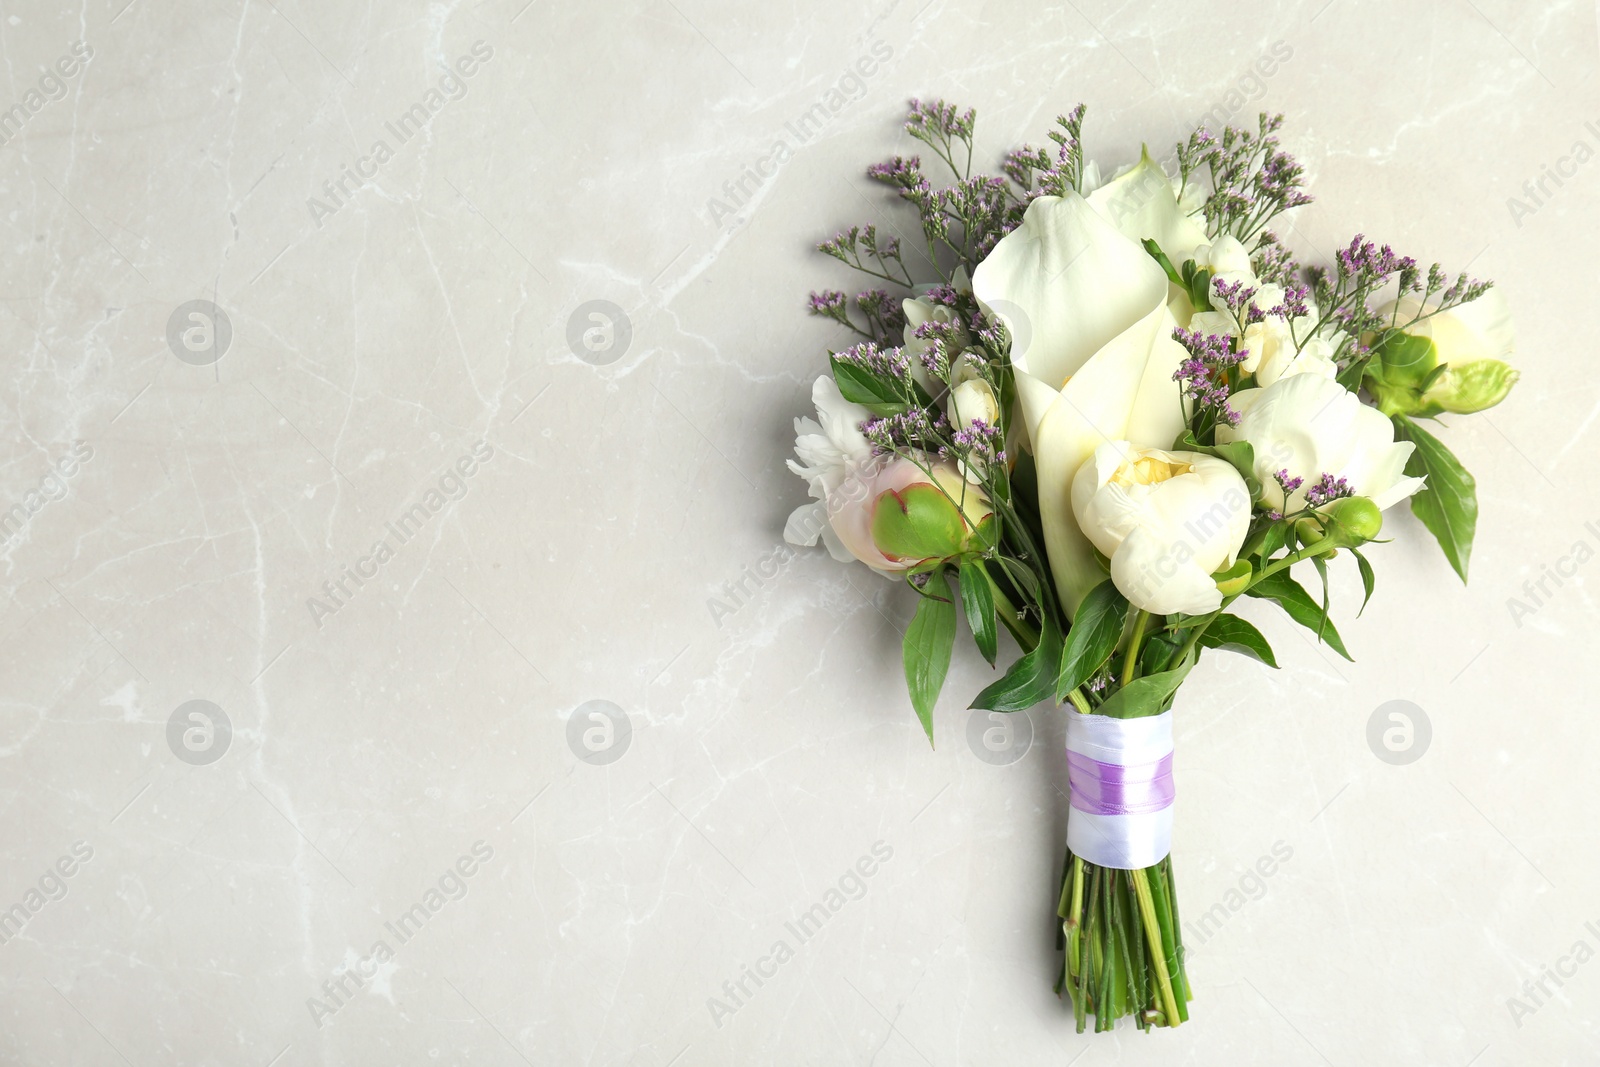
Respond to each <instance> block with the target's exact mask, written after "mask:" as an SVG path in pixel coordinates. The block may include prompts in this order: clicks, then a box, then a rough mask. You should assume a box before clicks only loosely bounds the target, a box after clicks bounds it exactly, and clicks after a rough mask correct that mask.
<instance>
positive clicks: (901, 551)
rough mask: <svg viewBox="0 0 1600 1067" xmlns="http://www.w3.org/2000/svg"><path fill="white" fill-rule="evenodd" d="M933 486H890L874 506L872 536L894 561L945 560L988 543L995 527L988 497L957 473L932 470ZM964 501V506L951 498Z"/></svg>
mask: <svg viewBox="0 0 1600 1067" xmlns="http://www.w3.org/2000/svg"><path fill="white" fill-rule="evenodd" d="M934 478H935V480H936V481H937V482H938V483H939V484H937V485H934V484H931V483H929V482H916V483H914V484H912V485H908V486H906V487H905V488H904V489H898V490H896V489H889V490H885V491H884V492H882V493H880V494H879V495H878V498H877V499H876V500H875V501H874V502H873V506H872V540H873V543H874V544H875V545H876V546H877V548H878V551H879V552H882V553H883V554H884V556H886V557H887V558H888V559H890V560H891V561H893V562H896V563H917V562H921V561H924V560H941V559H949V558H951V557H952V556H958V555H960V554H961V553H962V552H964V551H966V550H968V549H969V548H974V547H977V548H980V549H981V548H983V547H987V546H988V545H989V543H991V542H992V541H993V540H994V532H995V526H994V522H993V518H992V510H991V508H990V507H989V500H988V497H986V496H985V495H984V494H983V491H982V490H981V489H978V488H977V487H975V486H972V485H968V484H967V483H966V482H965V481H964V480H963V479H962V478H961V477H960V475H957V474H955V473H954V472H952V471H946V470H944V469H942V468H936V469H935V471H934ZM957 500H964V506H963V507H957V506H956V503H955V501H957Z"/></svg>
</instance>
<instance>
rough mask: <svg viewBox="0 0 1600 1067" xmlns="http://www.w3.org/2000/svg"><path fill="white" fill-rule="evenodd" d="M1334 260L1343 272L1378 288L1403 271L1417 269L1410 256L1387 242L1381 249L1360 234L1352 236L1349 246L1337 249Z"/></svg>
mask: <svg viewBox="0 0 1600 1067" xmlns="http://www.w3.org/2000/svg"><path fill="white" fill-rule="evenodd" d="M1334 259H1335V260H1336V261H1337V262H1338V264H1339V273H1340V274H1342V275H1344V276H1345V277H1347V278H1350V279H1352V280H1353V281H1355V283H1356V284H1357V285H1360V286H1363V287H1364V288H1375V287H1377V286H1379V285H1382V284H1383V283H1384V282H1386V281H1388V280H1389V278H1390V277H1392V276H1393V275H1395V274H1398V273H1399V272H1400V271H1403V270H1404V271H1411V270H1415V269H1416V266H1417V261H1416V260H1414V259H1412V258H1411V257H1410V256H1397V255H1395V253H1394V249H1392V248H1390V247H1389V246H1388V245H1384V246H1383V247H1381V248H1379V247H1378V246H1376V245H1374V244H1373V243H1372V242H1371V241H1368V240H1367V239H1366V235H1365V234H1360V233H1358V234H1356V235H1355V237H1353V238H1351V240H1350V247H1348V248H1341V249H1339V251H1338V252H1335V253H1334Z"/></svg>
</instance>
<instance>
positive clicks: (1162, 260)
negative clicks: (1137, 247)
mask: <svg viewBox="0 0 1600 1067" xmlns="http://www.w3.org/2000/svg"><path fill="white" fill-rule="evenodd" d="M1139 243H1140V244H1142V245H1144V250H1145V251H1146V252H1148V253H1149V254H1150V258H1151V259H1153V260H1155V261H1156V262H1157V263H1159V264H1161V269H1162V270H1164V271H1166V272H1167V281H1169V282H1171V283H1172V284H1173V285H1176V286H1178V287H1179V288H1182V287H1183V277H1182V276H1181V275H1180V274H1179V273H1178V269H1177V268H1176V267H1174V266H1173V265H1172V260H1170V259H1168V258H1167V254H1166V253H1165V252H1163V251H1161V246H1160V245H1158V244H1156V243H1155V241H1153V240H1151V239H1150V238H1148V237H1146V238H1145V239H1144V240H1143V241H1140V242H1139Z"/></svg>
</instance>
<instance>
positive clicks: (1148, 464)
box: [1072, 441, 1251, 615]
mask: <svg viewBox="0 0 1600 1067" xmlns="http://www.w3.org/2000/svg"><path fill="white" fill-rule="evenodd" d="M1250 507H1251V505H1250V490H1249V488H1248V487H1247V486H1246V485H1245V482H1244V479H1243V478H1242V477H1240V475H1239V472H1238V471H1236V470H1234V469H1233V465H1232V464H1231V463H1228V462H1226V461H1225V460H1220V459H1217V458H1216V457H1214V456H1207V455H1202V454H1200V453H1198V452H1166V451H1163V450H1161V449H1157V448H1134V447H1133V446H1132V445H1130V444H1129V443H1128V442H1126V441H1109V442H1107V443H1105V444H1103V445H1101V446H1100V447H1099V448H1097V449H1095V453H1094V456H1093V457H1092V458H1091V459H1090V460H1089V461H1088V462H1086V463H1085V464H1084V465H1083V467H1082V468H1080V469H1079V471H1078V474H1077V477H1075V478H1074V479H1073V482H1072V511H1073V514H1074V515H1075V516H1077V519H1078V524H1079V526H1080V527H1081V528H1082V529H1083V532H1084V534H1085V535H1086V536H1087V537H1088V538H1089V540H1090V541H1092V542H1094V546H1095V547H1096V548H1098V549H1099V550H1100V552H1101V553H1102V554H1103V555H1104V556H1105V557H1106V558H1107V559H1109V560H1110V561H1111V579H1112V581H1114V582H1116V585H1117V589H1118V590H1119V591H1120V592H1121V593H1122V595H1123V596H1125V597H1127V598H1128V602H1129V603H1131V604H1132V605H1133V606H1134V607H1137V608H1141V609H1143V610H1145V611H1149V612H1152V613H1154V614H1157V615H1170V614H1172V613H1173V612H1179V611H1181V612H1184V613H1185V614H1189V615H1203V614H1205V613H1206V612H1210V611H1215V610H1216V609H1217V608H1219V607H1221V606H1222V593H1221V591H1220V590H1218V588H1217V583H1216V582H1215V581H1214V580H1213V579H1212V577H1211V576H1212V574H1214V573H1215V572H1217V571H1220V570H1223V569H1224V568H1227V567H1231V566H1233V562H1234V559H1235V557H1236V556H1237V555H1238V552H1239V546H1241V545H1242V544H1244V539H1245V535H1246V534H1248V533H1249V532H1250Z"/></svg>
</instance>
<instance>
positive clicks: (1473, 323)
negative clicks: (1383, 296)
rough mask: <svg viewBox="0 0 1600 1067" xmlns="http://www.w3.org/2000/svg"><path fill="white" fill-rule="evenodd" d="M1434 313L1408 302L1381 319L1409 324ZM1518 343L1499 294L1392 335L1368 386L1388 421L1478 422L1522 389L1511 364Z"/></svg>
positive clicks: (1370, 372) (1370, 371) (1376, 360)
mask: <svg viewBox="0 0 1600 1067" xmlns="http://www.w3.org/2000/svg"><path fill="white" fill-rule="evenodd" d="M1426 311H1427V309H1425V308H1424V307H1422V305H1420V304H1418V303H1417V301H1416V299H1415V298H1412V297H1407V298H1406V299H1404V300H1401V301H1398V302H1391V303H1390V304H1389V305H1388V306H1386V307H1385V308H1383V309H1382V310H1381V311H1380V312H1379V314H1380V316H1382V317H1385V318H1389V319H1391V320H1393V321H1399V322H1401V323H1408V322H1411V320H1413V319H1417V317H1418V315H1421V314H1426ZM1515 344H1516V335H1515V331H1514V330H1513V329H1512V325H1511V313H1510V311H1509V310H1508V308H1507V307H1506V302H1505V298H1504V297H1502V296H1501V295H1500V293H1499V291H1498V290H1494V289H1491V290H1489V291H1488V292H1487V293H1484V294H1483V295H1482V296H1480V297H1478V299H1476V300H1473V301H1470V302H1468V303H1465V304H1462V305H1460V306H1458V307H1454V308H1451V309H1450V310H1449V311H1441V312H1435V313H1432V314H1426V317H1425V318H1421V319H1420V320H1418V321H1416V322H1414V323H1412V324H1411V325H1408V326H1405V327H1404V332H1396V333H1391V334H1390V335H1389V336H1388V337H1387V338H1386V339H1385V340H1384V342H1383V343H1382V344H1380V345H1379V346H1378V349H1377V351H1376V352H1375V353H1374V359H1373V361H1372V363H1370V364H1368V366H1367V386H1368V388H1369V389H1370V390H1371V391H1372V395H1373V396H1374V397H1375V398H1376V399H1377V401H1378V407H1379V408H1380V409H1381V410H1382V411H1383V412H1384V414H1386V415H1424V416H1426V415H1437V414H1439V413H1440V412H1444V411H1450V412H1454V413H1456V414H1459V415H1470V414H1472V413H1473V412H1475V411H1482V410H1484V409H1485V408H1491V407H1494V406H1495V405H1496V404H1498V403H1500V401H1502V400H1504V399H1505V398H1506V395H1507V394H1508V393H1510V392H1511V387H1512V386H1514V385H1516V384H1517V379H1518V377H1520V375H1519V373H1518V372H1517V370H1516V368H1514V367H1512V366H1511V364H1510V363H1509V362H1508V359H1509V357H1510V355H1511V353H1512V349H1513V348H1514V347H1515Z"/></svg>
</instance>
